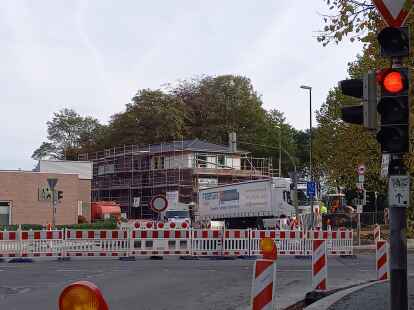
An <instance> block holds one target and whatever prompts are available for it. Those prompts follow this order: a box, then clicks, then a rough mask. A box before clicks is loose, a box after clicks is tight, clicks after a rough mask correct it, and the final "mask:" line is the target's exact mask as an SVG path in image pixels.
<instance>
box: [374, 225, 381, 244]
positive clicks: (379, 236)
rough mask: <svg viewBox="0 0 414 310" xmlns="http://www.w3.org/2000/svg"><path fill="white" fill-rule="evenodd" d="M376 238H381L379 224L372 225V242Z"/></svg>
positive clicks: (375, 240)
mask: <svg viewBox="0 0 414 310" xmlns="http://www.w3.org/2000/svg"><path fill="white" fill-rule="evenodd" d="M378 240H381V226H380V225H378V224H375V227H374V242H377V241H378Z"/></svg>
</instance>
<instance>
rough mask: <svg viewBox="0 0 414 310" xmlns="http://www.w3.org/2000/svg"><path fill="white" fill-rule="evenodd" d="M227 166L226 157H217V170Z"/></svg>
mask: <svg viewBox="0 0 414 310" xmlns="http://www.w3.org/2000/svg"><path fill="white" fill-rule="evenodd" d="M225 165H226V157H225V156H224V155H218V156H217V168H220V167H224V166H225Z"/></svg>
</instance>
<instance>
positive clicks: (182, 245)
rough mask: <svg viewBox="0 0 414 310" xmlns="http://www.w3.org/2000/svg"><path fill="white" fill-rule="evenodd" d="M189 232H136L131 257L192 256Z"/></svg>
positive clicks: (133, 233) (133, 236)
mask: <svg viewBox="0 0 414 310" xmlns="http://www.w3.org/2000/svg"><path fill="white" fill-rule="evenodd" d="M190 249H191V242H190V231H189V230H182V229H181V230H178V229H177V230H134V231H132V242H131V251H130V255H132V256H141V255H144V256H145V255H157V256H158V255H180V256H184V255H190Z"/></svg>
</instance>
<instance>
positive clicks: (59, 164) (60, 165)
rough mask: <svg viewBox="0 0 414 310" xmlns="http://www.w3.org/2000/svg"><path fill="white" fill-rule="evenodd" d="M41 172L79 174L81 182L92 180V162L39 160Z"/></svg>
mask: <svg viewBox="0 0 414 310" xmlns="http://www.w3.org/2000/svg"><path fill="white" fill-rule="evenodd" d="M39 172H48V173H62V174H66V173H70V174H77V175H78V176H79V179H81V180H92V162H91V161H68V160H39Z"/></svg>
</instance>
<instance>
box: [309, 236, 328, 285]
mask: <svg viewBox="0 0 414 310" xmlns="http://www.w3.org/2000/svg"><path fill="white" fill-rule="evenodd" d="M326 258H327V256H326V241H325V240H313V251H312V286H313V289H314V290H318V291H325V290H326V289H327V278H328V268H327V264H326V263H327V260H326Z"/></svg>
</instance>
